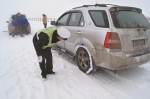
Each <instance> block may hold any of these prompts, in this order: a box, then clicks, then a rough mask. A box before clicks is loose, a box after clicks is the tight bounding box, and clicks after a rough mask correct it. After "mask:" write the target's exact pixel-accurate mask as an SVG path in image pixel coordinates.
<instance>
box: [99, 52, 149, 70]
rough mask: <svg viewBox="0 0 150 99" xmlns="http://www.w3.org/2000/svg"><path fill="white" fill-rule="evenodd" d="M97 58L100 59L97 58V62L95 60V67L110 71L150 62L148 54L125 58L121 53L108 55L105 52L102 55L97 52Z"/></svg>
mask: <svg viewBox="0 0 150 99" xmlns="http://www.w3.org/2000/svg"><path fill="white" fill-rule="evenodd" d="M97 56H98V57H102V58H98V60H96V65H97V66H101V67H105V68H108V69H111V70H120V69H126V68H132V67H135V66H139V65H142V64H144V63H147V62H149V61H150V53H147V54H144V55H140V56H134V57H131V56H126V55H125V54H123V53H122V52H120V53H118V52H111V53H108V52H107V51H103V54H102V53H99V52H98V53H97ZM99 59H101V60H99Z"/></svg>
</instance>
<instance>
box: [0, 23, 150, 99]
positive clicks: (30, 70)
mask: <svg viewBox="0 0 150 99" xmlns="http://www.w3.org/2000/svg"><path fill="white" fill-rule="evenodd" d="M30 23H31V27H32V34H30V35H26V36H25V37H23V38H21V37H20V36H16V37H14V38H12V37H11V36H9V35H8V32H6V31H7V27H6V26H5V27H4V26H1V27H0V44H1V48H0V99H150V64H149V63H147V64H144V65H142V66H139V67H136V68H132V69H127V70H121V71H117V73H116V74H114V73H113V72H112V71H109V70H106V69H102V68H99V69H98V70H97V71H96V72H94V73H91V74H89V75H86V74H84V73H82V72H81V71H80V70H79V69H78V67H77V65H76V63H75V62H73V61H72V60H71V59H70V57H69V56H67V55H64V54H61V55H59V53H58V52H57V51H55V50H52V53H53V60H54V71H55V72H56V73H57V74H56V75H48V79H47V80H46V81H44V80H43V79H42V78H41V75H40V68H39V66H38V61H37V57H36V54H35V51H34V48H33V45H32V37H33V35H34V33H35V32H36V31H37V30H38V29H40V28H43V25H42V23H40V22H30Z"/></svg>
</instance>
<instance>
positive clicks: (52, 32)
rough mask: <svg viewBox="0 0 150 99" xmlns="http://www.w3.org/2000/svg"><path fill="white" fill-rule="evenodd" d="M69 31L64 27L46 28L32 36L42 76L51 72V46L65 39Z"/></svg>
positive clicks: (44, 76)
mask: <svg viewBox="0 0 150 99" xmlns="http://www.w3.org/2000/svg"><path fill="white" fill-rule="evenodd" d="M69 36H70V32H69V31H68V30H67V29H66V28H62V27H61V28H58V29H57V28H55V27H51V28H46V29H42V30H40V31H38V32H37V33H36V34H35V35H34V37H33V45H34V48H35V51H36V54H37V56H38V58H39V65H40V68H41V71H42V72H41V75H42V78H46V75H47V74H55V72H53V62H52V53H51V47H52V46H53V45H54V44H55V43H57V42H58V41H61V40H67V38H68V37H69Z"/></svg>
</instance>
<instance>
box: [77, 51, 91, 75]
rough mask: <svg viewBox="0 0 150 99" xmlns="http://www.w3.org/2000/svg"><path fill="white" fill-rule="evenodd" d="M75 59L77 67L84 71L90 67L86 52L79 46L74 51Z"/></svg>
mask: <svg viewBox="0 0 150 99" xmlns="http://www.w3.org/2000/svg"><path fill="white" fill-rule="evenodd" d="M76 61H77V65H78V67H79V69H80V70H81V71H82V72H84V73H86V72H87V71H88V70H89V68H90V59H89V55H88V52H87V51H86V50H85V49H84V48H79V49H78V50H77V52H76Z"/></svg>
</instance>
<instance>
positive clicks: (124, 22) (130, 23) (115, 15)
mask: <svg viewBox="0 0 150 99" xmlns="http://www.w3.org/2000/svg"><path fill="white" fill-rule="evenodd" d="M110 13H111V16H112V20H113V23H114V26H115V27H116V28H149V27H150V24H149V22H148V20H147V19H146V18H145V16H144V15H142V14H140V13H138V12H136V11H111V12H110Z"/></svg>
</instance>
